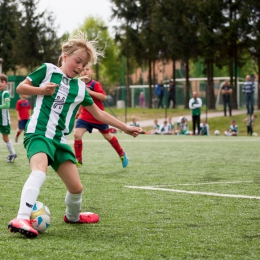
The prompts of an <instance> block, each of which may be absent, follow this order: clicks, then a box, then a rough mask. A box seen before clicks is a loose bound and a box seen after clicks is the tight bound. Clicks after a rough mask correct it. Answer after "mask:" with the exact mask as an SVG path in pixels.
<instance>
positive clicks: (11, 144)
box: [5, 140, 15, 155]
mask: <svg viewBox="0 0 260 260" xmlns="http://www.w3.org/2000/svg"><path fill="white" fill-rule="evenodd" d="M5 144H6V147H7V150H8V152H9V154H11V155H13V154H15V151H14V147H13V143H12V141H11V140H9V142H8V143H5Z"/></svg>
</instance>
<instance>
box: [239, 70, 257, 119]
mask: <svg viewBox="0 0 260 260" xmlns="http://www.w3.org/2000/svg"><path fill="white" fill-rule="evenodd" d="M242 91H243V93H244V95H245V99H246V109H247V114H248V115H253V113H254V92H255V85H254V82H253V81H252V79H251V76H250V75H247V76H246V82H245V83H244V85H243V88H242Z"/></svg>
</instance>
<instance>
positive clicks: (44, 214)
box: [31, 201, 51, 232]
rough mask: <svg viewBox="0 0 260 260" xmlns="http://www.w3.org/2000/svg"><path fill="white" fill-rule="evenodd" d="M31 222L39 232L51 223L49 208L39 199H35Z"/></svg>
mask: <svg viewBox="0 0 260 260" xmlns="http://www.w3.org/2000/svg"><path fill="white" fill-rule="evenodd" d="M31 223H32V226H33V228H34V229H36V230H37V231H39V232H43V231H44V230H46V229H47V228H48V227H49V225H50V223H51V212H50V210H49V208H48V207H47V206H46V205H44V204H43V203H42V202H40V201H36V202H35V204H34V206H33V211H32V214H31Z"/></svg>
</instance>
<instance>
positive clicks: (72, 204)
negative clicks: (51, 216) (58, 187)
mask: <svg viewBox="0 0 260 260" xmlns="http://www.w3.org/2000/svg"><path fill="white" fill-rule="evenodd" d="M65 203H66V217H67V218H68V220H70V221H71V222H77V221H78V220H79V213H80V210H81V203H82V193H80V194H71V193H70V192H69V191H67V193H66V197H65Z"/></svg>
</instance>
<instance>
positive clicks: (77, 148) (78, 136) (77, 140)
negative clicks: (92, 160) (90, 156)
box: [73, 119, 92, 166]
mask: <svg viewBox="0 0 260 260" xmlns="http://www.w3.org/2000/svg"><path fill="white" fill-rule="evenodd" d="M86 131H88V132H90V133H91V131H92V128H91V127H90V126H89V125H88V123H87V122H86V121H84V120H82V119H78V120H77V122H76V125H75V128H74V131H73V132H74V153H75V156H76V159H77V162H76V164H77V166H82V151H83V142H82V137H83V135H84V133H85V132H86Z"/></svg>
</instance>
